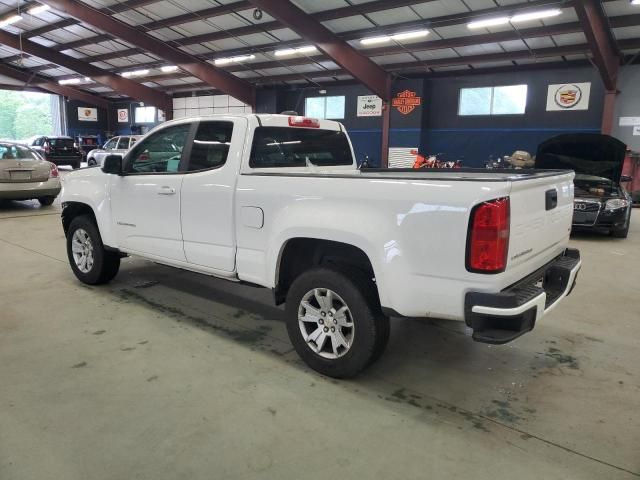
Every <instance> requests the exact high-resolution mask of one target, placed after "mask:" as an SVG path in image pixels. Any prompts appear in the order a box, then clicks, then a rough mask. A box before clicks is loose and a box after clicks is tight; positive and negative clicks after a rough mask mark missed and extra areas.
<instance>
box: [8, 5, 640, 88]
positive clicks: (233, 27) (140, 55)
mask: <svg viewBox="0 0 640 480" xmlns="http://www.w3.org/2000/svg"><path fill="white" fill-rule="evenodd" d="M45 3H47V2H45ZM292 3H294V4H295V5H296V6H298V7H299V8H301V9H302V10H303V11H304V12H305V13H306V14H307V15H309V16H311V17H312V18H314V19H315V20H317V21H318V22H321V23H322V24H323V25H324V26H325V27H327V28H328V29H329V30H330V31H331V32H333V33H334V34H335V35H336V36H337V37H339V38H340V39H342V40H344V41H346V42H348V43H349V44H350V45H351V46H353V47H354V48H355V49H356V50H357V51H358V52H360V53H361V54H363V55H365V56H367V57H369V58H371V59H372V60H373V61H374V62H375V63H377V64H378V65H381V66H382V68H384V70H386V71H387V72H389V73H391V74H393V75H409V74H420V73H421V74H437V73H438V72H445V71H447V72H448V71H451V70H454V71H456V72H458V73H464V72H471V71H475V70H478V69H483V68H485V69H486V68H496V67H502V68H505V67H507V68H512V69H518V68H523V69H524V68H530V66H531V65H532V64H545V63H548V62H563V63H567V62H576V61H581V60H582V61H583V62H585V61H588V60H590V58H591V57H592V53H593V50H592V48H593V45H592V44H591V43H590V42H589V40H588V39H587V37H586V36H585V30H584V29H583V28H582V25H583V24H582V23H581V21H580V19H579V17H578V15H577V14H576V9H575V8H574V6H573V2H572V1H561V0H531V1H523V0H431V1H424V0H423V1H411V0H369V1H367V0H323V1H322V2H319V1H317V0H292ZM81 5H84V6H89V7H94V8H97V9H100V11H101V12H102V13H104V14H106V15H108V16H109V17H112V18H113V19H116V20H119V21H120V22H123V23H124V24H126V25H128V26H131V27H133V28H135V29H136V31H138V32H145V33H147V34H148V35H150V36H151V37H155V38H156V39H158V40H161V41H162V42H166V43H167V44H168V45H170V46H171V47H174V48H175V49H178V50H180V51H182V52H184V53H185V54H188V55H190V56H191V58H196V57H197V59H198V61H205V62H207V63H208V64H209V65H211V66H213V67H214V69H220V70H223V71H224V72H228V73H229V74H231V75H232V76H233V77H234V78H237V79H242V81H245V82H249V83H251V84H253V85H255V86H265V85H290V84H314V85H316V84H318V85H319V84H327V83H330V82H333V81H340V80H345V79H350V78H351V76H350V75H349V74H348V72H346V71H344V70H343V69H341V68H340V67H339V66H338V65H336V64H335V63H334V62H333V61H332V59H330V58H328V57H327V56H325V55H324V54H323V53H322V52H321V51H320V50H315V51H306V50H304V49H303V50H302V51H298V50H293V51H290V52H289V53H288V54H284V55H279V54H276V51H280V50H283V49H299V48H303V47H309V46H310V45H309V43H308V42H306V41H305V40H304V39H302V38H301V37H300V36H299V35H298V34H297V33H296V32H294V31H292V30H291V29H289V28H286V27H284V26H283V25H282V24H280V23H279V22H278V21H276V20H274V18H273V17H271V16H269V15H268V14H267V13H262V16H261V17H260V18H258V17H259V16H256V15H254V13H255V9H254V8H253V7H252V4H251V3H250V2H249V1H247V0H240V1H230V0H217V1H216V0H189V1H188V2H187V1H179V0H161V1H157V0H126V1H113V0H84V1H83V2H82V3H81ZM603 5H604V21H605V24H606V25H607V27H608V32H607V33H608V34H610V35H611V38H612V40H613V45H614V46H615V48H616V49H618V50H619V52H620V54H621V55H624V56H627V58H630V57H631V59H634V58H633V57H634V56H635V55H637V53H638V52H639V51H640V6H634V5H631V3H630V1H629V0H613V1H611V0H609V1H604V2H603ZM39 6H41V4H40V3H38V2H35V1H15V0H0V33H2V32H1V31H4V32H6V33H8V34H11V35H14V36H17V37H18V38H19V39H20V41H21V42H23V41H25V40H30V41H31V42H35V43H37V44H39V45H41V46H44V47H47V48H48V49H50V50H52V51H55V52H60V53H62V54H63V55H64V56H67V57H73V59H76V60H80V61H82V62H84V63H87V64H91V65H92V66H93V67H97V68H99V69H102V70H104V71H107V72H110V73H114V74H119V75H122V74H124V75H125V76H128V77H127V78H129V79H130V80H133V81H135V82H139V83H140V84H144V85H146V86H148V87H151V88H152V89H155V90H158V93H160V92H162V93H166V94H173V93H176V92H180V91H191V90H197V89H207V90H211V89H213V88H214V86H213V85H211V84H210V83H205V82H203V81H202V80H201V79H199V78H197V77H196V76H194V75H193V74H192V73H190V72H187V71H185V70H184V69H182V68H175V67H174V65H175V64H171V63H168V62H167V61H166V60H164V59H162V58H160V56H159V55H157V52H156V54H154V53H150V52H149V51H147V50H144V49H142V48H140V47H138V46H135V45H132V44H131V43H128V42H126V41H124V40H122V39H121V38H117V37H116V36H114V35H112V34H111V33H109V32H108V31H103V30H101V29H98V28H96V27H95V26H92V25H88V24H86V23H83V22H81V21H79V20H77V19H75V18H71V17H70V16H68V15H66V14H64V13H61V12H60V11H58V10H56V9H55V8H48V9H46V8H47V7H46V6H45V7H41V8H38V9H37V10H35V11H34V10H33V9H34V8H37V7H39ZM549 9H559V10H560V14H559V15H555V16H552V17H549V18H545V19H542V20H540V19H538V20H531V21H523V22H514V21H512V22H507V23H504V24H502V25H495V26H486V27H482V28H475V29H470V28H469V27H468V24H469V23H470V22H472V21H479V20H486V19H494V18H496V17H504V16H508V17H513V15H518V14H523V13H531V12H539V11H542V10H549ZM17 15H18V16H20V18H18V17H16V16H17ZM423 30H427V31H428V32H429V33H428V35H426V36H416V37H415V38H402V36H400V37H397V35H398V34H404V33H407V32H416V31H423ZM393 35H396V37H393V38H388V37H391V36H393ZM381 36H382V37H387V38H386V39H385V41H382V40H381V41H380V42H373V43H368V44H363V43H362V42H361V40H362V39H370V38H372V37H381ZM0 43H2V42H0ZM23 50H24V49H23ZM46 57H47V56H46V55H43V56H41V57H38V56H34V55H30V54H28V53H25V52H24V51H21V50H20V49H19V48H11V47H9V46H6V45H2V44H0V63H2V64H5V65H10V66H12V67H15V68H17V69H20V70H26V71H28V72H33V73H37V74H38V75H39V77H40V78H41V77H47V78H51V79H54V80H55V81H58V82H59V81H62V82H63V83H64V82H68V81H71V82H77V83H75V84H73V87H74V88H78V89H81V90H85V91H87V92H90V93H93V94H96V95H99V96H102V97H107V98H110V99H117V98H123V97H126V96H128V95H125V94H123V93H122V92H119V91H114V90H113V89H111V88H109V87H108V86H105V85H104V84H102V83H94V81H93V78H87V76H86V75H85V74H82V73H81V72H78V71H75V70H74V69H72V68H69V66H68V65H67V66H65V65H60V63H63V62H57V63H52V60H51V59H50V58H46ZM163 67H164V69H163ZM131 72H134V73H131ZM13 83H15V82H13Z"/></svg>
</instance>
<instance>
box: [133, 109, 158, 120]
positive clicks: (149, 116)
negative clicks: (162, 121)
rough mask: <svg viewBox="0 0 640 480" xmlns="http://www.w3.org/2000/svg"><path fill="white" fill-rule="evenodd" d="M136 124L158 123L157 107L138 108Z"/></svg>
mask: <svg viewBox="0 0 640 480" xmlns="http://www.w3.org/2000/svg"><path fill="white" fill-rule="evenodd" d="M135 121H136V123H156V107H136V112H135Z"/></svg>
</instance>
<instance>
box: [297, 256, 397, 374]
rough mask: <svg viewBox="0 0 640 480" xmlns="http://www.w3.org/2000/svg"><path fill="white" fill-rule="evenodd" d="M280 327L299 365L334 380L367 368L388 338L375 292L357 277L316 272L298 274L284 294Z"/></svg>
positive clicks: (363, 277) (327, 270) (321, 269)
mask: <svg viewBox="0 0 640 480" xmlns="http://www.w3.org/2000/svg"><path fill="white" fill-rule="evenodd" d="M286 322H287V331H288V333H289V338H290V339H291V343H292V344H293V346H294V348H295V350H296V352H298V355H300V357H301V358H302V360H304V361H305V363H306V364H307V365H309V366H310V367H311V368H313V369H314V370H316V371H317V372H320V373H322V374H323V375H327V376H329V377H335V378H349V377H353V376H355V375H357V374H358V373H360V372H361V371H362V370H364V369H365V368H367V367H368V366H369V365H370V364H371V363H373V362H374V361H375V360H376V359H377V358H378V357H379V356H380V354H381V353H382V351H383V350H384V348H385V346H386V344H387V340H388V338H389V319H388V318H387V317H385V316H384V315H383V314H382V311H381V309H380V304H379V301H378V299H377V295H376V292H375V286H374V285H373V282H371V281H370V280H369V279H367V278H366V275H364V274H362V273H360V272H359V271H354V272H351V271H346V270H345V271H339V270H337V269H331V268H324V267H319V268H314V269H312V270H309V271H307V272H305V273H303V274H301V275H300V276H299V277H298V278H297V279H296V280H295V281H294V282H293V284H292V285H291V287H290V288H289V292H288V293H287V304H286Z"/></svg>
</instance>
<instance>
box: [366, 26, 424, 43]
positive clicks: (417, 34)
mask: <svg viewBox="0 0 640 480" xmlns="http://www.w3.org/2000/svg"><path fill="white" fill-rule="evenodd" d="M427 35H429V30H415V31H412V32H401V33H394V34H393V35H381V36H379V37H369V38H363V39H362V40H360V43H361V44H362V45H375V44H377V43H386V42H390V41H391V40H395V41H397V42H401V41H402V40H411V39H414V38H421V37H426V36H427Z"/></svg>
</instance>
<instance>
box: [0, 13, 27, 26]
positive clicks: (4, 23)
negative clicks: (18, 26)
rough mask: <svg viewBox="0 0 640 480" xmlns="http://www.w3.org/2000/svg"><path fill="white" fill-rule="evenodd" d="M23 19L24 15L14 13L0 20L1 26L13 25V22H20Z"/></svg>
mask: <svg viewBox="0 0 640 480" xmlns="http://www.w3.org/2000/svg"><path fill="white" fill-rule="evenodd" d="M20 20H22V15H14V16H12V17H9V18H7V19H6V20H2V21H0V27H6V26H7V25H11V24H13V23H16V22H19V21H20Z"/></svg>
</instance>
